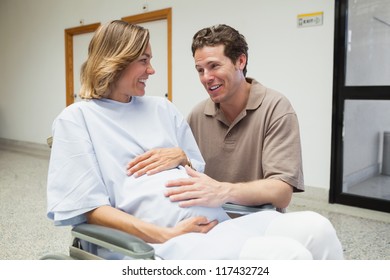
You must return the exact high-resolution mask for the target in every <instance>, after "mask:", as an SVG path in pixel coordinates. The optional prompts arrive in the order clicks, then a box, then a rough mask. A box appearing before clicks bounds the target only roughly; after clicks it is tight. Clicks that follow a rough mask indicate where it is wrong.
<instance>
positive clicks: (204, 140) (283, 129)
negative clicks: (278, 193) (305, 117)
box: [188, 78, 304, 192]
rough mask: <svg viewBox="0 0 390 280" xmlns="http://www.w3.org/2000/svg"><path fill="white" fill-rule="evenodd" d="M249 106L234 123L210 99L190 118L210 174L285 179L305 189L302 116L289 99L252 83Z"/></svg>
mask: <svg viewBox="0 0 390 280" xmlns="http://www.w3.org/2000/svg"><path fill="white" fill-rule="evenodd" d="M247 81H248V82H251V84H252V85H251V90H250V93H249V99H248V104H247V105H246V108H245V109H244V110H243V111H242V112H241V113H240V114H239V116H238V117H237V118H236V120H234V122H233V123H231V124H230V125H229V122H228V121H227V120H226V118H225V116H224V115H223V112H222V111H221V110H220V109H219V106H218V105H217V104H214V102H212V101H211V99H207V100H204V101H202V102H201V103H199V104H198V105H197V106H196V107H195V108H194V109H193V111H192V112H191V113H190V114H189V116H188V122H189V124H190V126H191V129H192V132H193V133H194V136H195V139H196V141H197V143H198V145H199V148H200V151H201V153H202V155H203V157H204V159H205V161H206V168H205V173H206V174H207V175H209V176H210V177H212V178H214V179H216V180H218V181H223V182H231V183H237V182H249V181H254V180H259V179H265V178H273V179H279V180H282V181H284V182H286V183H288V184H290V185H291V186H293V187H294V191H295V192H297V191H303V190H304V184H303V172H302V156H301V142H300V135H299V125H298V119H297V115H296V113H295V111H294V109H293V108H292V106H291V104H290V102H289V101H288V99H287V98H286V97H285V96H283V95H282V94H280V93H278V92H276V91H274V90H272V89H269V88H266V87H265V86H263V85H262V84H260V83H258V82H257V81H255V80H253V79H249V78H247Z"/></svg>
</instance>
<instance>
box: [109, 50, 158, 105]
mask: <svg viewBox="0 0 390 280" xmlns="http://www.w3.org/2000/svg"><path fill="white" fill-rule="evenodd" d="M151 59H152V48H151V46H150V44H148V47H147V48H146V50H145V52H144V53H143V54H142V55H141V56H140V57H139V58H138V59H136V60H135V61H133V62H132V63H130V64H129V65H128V66H127V67H126V69H125V70H124V71H123V73H122V75H121V77H120V78H119V80H118V82H117V83H116V85H115V87H114V89H113V91H112V92H111V94H110V95H109V96H108V98H110V99H113V100H116V101H119V102H129V101H130V99H131V96H143V95H145V87H146V81H147V79H148V78H149V75H153V74H154V73H155V71H154V69H153V67H152V65H151V64H150V60H151Z"/></svg>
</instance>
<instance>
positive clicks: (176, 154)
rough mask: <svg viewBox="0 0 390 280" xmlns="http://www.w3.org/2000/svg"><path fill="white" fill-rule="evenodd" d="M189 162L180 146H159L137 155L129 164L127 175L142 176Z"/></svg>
mask: <svg viewBox="0 0 390 280" xmlns="http://www.w3.org/2000/svg"><path fill="white" fill-rule="evenodd" d="M186 164H188V160H187V156H186V154H185V153H184V152H183V150H182V149H180V148H158V149H152V150H149V151H147V152H146V153H144V154H142V155H139V156H137V157H136V158H135V159H133V160H132V161H130V162H129V164H128V165H127V175H129V176H130V175H134V176H135V177H140V176H142V175H144V174H148V175H152V174H156V173H158V172H160V171H163V170H168V169H172V168H175V167H177V166H179V165H183V166H185V165H186Z"/></svg>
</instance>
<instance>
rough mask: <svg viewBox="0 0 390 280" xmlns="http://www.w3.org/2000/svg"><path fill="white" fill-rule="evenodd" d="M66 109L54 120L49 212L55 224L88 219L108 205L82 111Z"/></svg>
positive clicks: (49, 182)
mask: <svg viewBox="0 0 390 280" xmlns="http://www.w3.org/2000/svg"><path fill="white" fill-rule="evenodd" d="M74 111H75V110H73V112H72V113H69V110H65V111H64V112H63V113H62V114H60V116H59V117H58V118H57V119H56V120H55V121H54V123H53V146H52V151H51V157H50V163H49V171H48V183H47V200H48V209H47V215H48V217H49V218H51V219H53V220H54V222H55V224H56V225H75V224H79V223H83V222H85V221H86V217H85V213H86V212H88V211H90V210H92V209H95V208H97V207H99V206H102V205H109V204H110V200H109V195H108V192H107V190H106V187H105V185H104V183H103V180H102V176H101V172H100V169H99V165H98V162H97V159H96V156H95V150H94V149H96V148H97V147H93V146H92V143H91V140H90V137H89V134H88V130H87V127H86V126H85V123H84V121H83V118H82V114H81V113H77V112H76V113H75V112H74Z"/></svg>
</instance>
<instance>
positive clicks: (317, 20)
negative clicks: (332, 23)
mask: <svg viewBox="0 0 390 280" xmlns="http://www.w3.org/2000/svg"><path fill="white" fill-rule="evenodd" d="M323 22H324V12H317V13H311V14H301V15H298V27H309V26H317V25H322V24H323Z"/></svg>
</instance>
